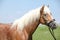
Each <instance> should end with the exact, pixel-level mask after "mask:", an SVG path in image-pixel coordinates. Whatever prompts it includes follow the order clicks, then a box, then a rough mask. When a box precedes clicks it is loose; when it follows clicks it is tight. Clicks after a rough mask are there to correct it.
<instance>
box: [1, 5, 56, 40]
mask: <svg viewBox="0 0 60 40" xmlns="http://www.w3.org/2000/svg"><path fill="white" fill-rule="evenodd" d="M39 24H43V25H47V26H48V27H50V28H52V29H56V22H55V19H54V18H53V17H52V13H51V11H50V10H49V7H48V6H46V5H43V6H41V7H38V8H36V9H33V10H31V11H29V12H27V13H26V14H25V15H24V16H22V17H21V18H19V19H16V20H15V21H14V22H13V23H12V24H11V25H9V26H8V28H7V29H8V30H7V31H5V30H4V31H5V32H3V31H2V33H3V35H2V36H3V37H1V36H0V40H32V35H33V33H34V32H35V30H36V29H37V27H38V25H39ZM7 25H8V24H7ZM2 33H1V34H2ZM4 33H6V34H5V35H4ZM1 34H0V35H1Z"/></svg>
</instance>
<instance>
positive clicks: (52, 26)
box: [48, 21, 57, 29]
mask: <svg viewBox="0 0 60 40" xmlns="http://www.w3.org/2000/svg"><path fill="white" fill-rule="evenodd" d="M48 26H49V27H50V28H51V29H56V28H57V26H56V22H54V21H53V22H51V23H49V24H48Z"/></svg>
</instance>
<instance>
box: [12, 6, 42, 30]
mask: <svg viewBox="0 0 60 40" xmlns="http://www.w3.org/2000/svg"><path fill="white" fill-rule="evenodd" d="M40 9H41V7H39V8H36V9H33V10H31V11H29V12H27V13H26V14H25V15H24V16H22V17H21V18H19V19H17V20H15V21H14V22H13V25H12V27H14V26H18V28H19V29H21V30H23V28H24V26H25V25H27V24H29V23H32V22H33V21H36V19H38V20H39V19H40Z"/></svg>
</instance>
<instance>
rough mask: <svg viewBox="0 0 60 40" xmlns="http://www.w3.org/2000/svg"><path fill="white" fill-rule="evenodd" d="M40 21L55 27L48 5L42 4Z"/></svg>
mask: <svg viewBox="0 0 60 40" xmlns="http://www.w3.org/2000/svg"><path fill="white" fill-rule="evenodd" d="M40 23H42V24H45V25H47V26H48V27H50V28H52V29H56V22H55V19H54V18H53V17H52V13H51V11H50V10H49V7H48V6H45V5H43V6H42V8H41V10H40Z"/></svg>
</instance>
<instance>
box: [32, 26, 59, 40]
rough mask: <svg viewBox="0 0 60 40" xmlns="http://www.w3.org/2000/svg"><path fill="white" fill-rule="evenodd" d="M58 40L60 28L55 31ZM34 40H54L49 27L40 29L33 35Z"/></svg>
mask: <svg viewBox="0 0 60 40" xmlns="http://www.w3.org/2000/svg"><path fill="white" fill-rule="evenodd" d="M54 34H55V37H56V39H57V40H60V27H58V28H57V29H55V30H54ZM33 40H54V39H53V37H52V35H51V34H50V32H49V30H48V27H47V26H42V27H38V28H37V30H36V31H35V32H34V34H33Z"/></svg>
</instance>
